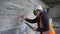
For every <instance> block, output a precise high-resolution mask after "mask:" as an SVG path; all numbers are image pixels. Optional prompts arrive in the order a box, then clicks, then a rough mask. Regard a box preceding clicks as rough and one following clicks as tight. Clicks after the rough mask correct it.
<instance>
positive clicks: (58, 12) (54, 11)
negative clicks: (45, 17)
mask: <svg viewBox="0 0 60 34" xmlns="http://www.w3.org/2000/svg"><path fill="white" fill-rule="evenodd" d="M49 15H50V17H52V18H58V17H60V4H58V5H56V6H55V7H53V8H50V11H49Z"/></svg>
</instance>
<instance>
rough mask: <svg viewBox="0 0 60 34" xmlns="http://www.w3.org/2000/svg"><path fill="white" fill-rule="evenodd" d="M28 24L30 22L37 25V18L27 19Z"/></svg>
mask: <svg viewBox="0 0 60 34" xmlns="http://www.w3.org/2000/svg"><path fill="white" fill-rule="evenodd" d="M25 20H26V21H27V22H29V23H36V22H37V21H36V20H37V18H35V19H28V18H26V19H25Z"/></svg>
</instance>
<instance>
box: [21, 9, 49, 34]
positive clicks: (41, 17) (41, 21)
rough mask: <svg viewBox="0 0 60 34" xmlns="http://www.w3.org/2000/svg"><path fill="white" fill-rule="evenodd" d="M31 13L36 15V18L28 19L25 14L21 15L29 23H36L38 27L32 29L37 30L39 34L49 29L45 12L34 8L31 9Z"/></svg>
mask: <svg viewBox="0 0 60 34" xmlns="http://www.w3.org/2000/svg"><path fill="white" fill-rule="evenodd" d="M33 13H34V15H35V16H36V18H35V19H33V20H31V19H28V18H26V17H25V16H21V17H22V18H23V19H24V20H26V21H27V22H29V23H37V24H38V28H33V30H34V31H39V32H40V33H41V34H43V32H46V31H49V18H48V16H47V14H46V12H41V10H39V9H36V10H34V11H33Z"/></svg>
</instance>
